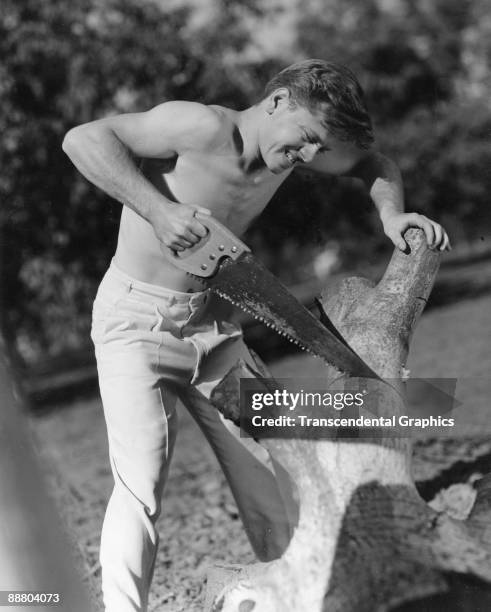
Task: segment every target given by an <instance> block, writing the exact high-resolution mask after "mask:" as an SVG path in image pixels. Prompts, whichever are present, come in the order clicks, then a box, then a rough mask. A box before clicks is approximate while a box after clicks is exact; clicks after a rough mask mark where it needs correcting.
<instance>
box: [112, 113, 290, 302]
mask: <svg viewBox="0 0 491 612" xmlns="http://www.w3.org/2000/svg"><path fill="white" fill-rule="evenodd" d="M211 108H212V109H213V110H214V111H215V112H216V113H217V115H218V117H219V118H220V121H221V125H222V126H223V129H221V130H220V133H219V134H218V137H217V138H216V139H215V141H214V143H213V145H212V146H210V145H209V144H208V145H207V146H202V145H201V143H199V142H196V143H195V146H193V147H192V148H189V150H187V151H186V152H184V153H183V154H180V155H178V156H175V157H173V158H169V159H145V160H143V161H142V165H141V171H142V173H143V174H144V175H145V177H146V178H147V179H148V180H149V181H150V182H151V183H152V184H153V185H154V186H155V187H156V188H157V189H158V190H159V191H160V192H161V193H162V194H163V195H164V196H166V197H167V198H168V199H170V200H172V201H174V202H176V203H179V202H182V203H185V204H189V205H195V206H203V207H205V208H208V209H209V210H211V212H212V214H213V216H214V217H215V218H216V219H218V220H219V221H221V222H222V223H223V224H224V225H226V226H227V227H228V228H229V229H231V230H232V231H233V232H234V233H235V234H237V235H238V236H240V235H242V234H243V233H244V231H245V230H246V229H247V228H248V226H249V225H250V223H251V222H252V220H253V219H254V218H255V217H256V216H257V215H259V214H260V213H261V212H262V210H263V209H264V208H265V206H266V205H267V203H268V202H269V200H270V199H271V197H272V196H273V194H274V193H275V191H276V190H277V189H278V187H279V186H280V185H281V183H282V182H283V181H284V180H285V178H286V177H287V176H288V174H289V173H290V171H289V170H287V171H285V172H282V173H281V174H273V173H272V172H270V171H269V170H268V169H267V168H265V167H264V166H263V167H261V168H258V169H257V170H254V171H252V170H249V171H247V170H245V169H244V168H243V167H242V163H241V153H242V144H243V143H242V138H241V135H240V132H239V130H238V128H237V123H236V121H235V119H236V116H237V113H236V112H234V111H232V110H229V109H225V108H223V107H215V106H214V107H211ZM176 205H178V204H176ZM115 263H116V265H117V266H118V267H119V268H120V269H121V270H123V271H124V272H126V273H127V274H129V275H130V276H132V277H134V278H137V279H138V280H141V281H144V282H148V283H152V284H156V285H160V286H164V287H168V288H170V289H174V290H177V291H186V292H187V291H199V290H201V289H202V285H201V284H200V283H199V282H198V281H195V280H193V279H192V278H191V277H190V276H189V275H187V274H186V273H185V272H182V271H181V270H179V269H178V268H176V267H175V265H173V264H172V263H171V262H169V261H168V260H167V259H166V257H165V256H164V254H163V252H162V250H161V243H160V242H159V240H158V239H157V237H156V235H155V233H154V230H153V228H152V226H151V225H150V223H148V222H147V221H146V220H145V219H143V218H142V217H141V216H139V215H138V214H137V213H135V212H133V211H132V210H131V209H130V208H128V207H126V206H124V207H123V212H122V215H121V224H120V231H119V238H118V246H117V250H116V255H115Z"/></svg>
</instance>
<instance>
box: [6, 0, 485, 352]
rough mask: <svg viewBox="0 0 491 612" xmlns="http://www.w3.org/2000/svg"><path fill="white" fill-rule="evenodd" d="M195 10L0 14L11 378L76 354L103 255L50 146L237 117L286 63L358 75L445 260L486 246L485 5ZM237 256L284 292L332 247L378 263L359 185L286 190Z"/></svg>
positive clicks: (106, 217)
mask: <svg viewBox="0 0 491 612" xmlns="http://www.w3.org/2000/svg"><path fill="white" fill-rule="evenodd" d="M204 4H206V5H207V9H208V10H207V11H203V5H204ZM197 6H198V7H200V10H201V13H202V14H205V17H206V18H205V19H201V20H200V21H199V22H197V21H196V19H194V17H195V14H196V10H195V9H193V8H192V6H191V5H188V4H186V3H185V2H181V3H177V2H175V3H174V4H173V5H172V7H171V8H170V7H169V6H168V5H167V3H166V4H163V5H162V6H160V5H159V4H158V3H155V2H142V1H140V2H138V1H137V0H78V2H76V3H62V2H61V1H60V0H17V1H14V0H4V2H3V3H2V5H1V7H0V52H1V55H2V58H4V61H3V62H2V64H1V65H0V76H1V78H0V99H1V105H2V114H1V116H0V129H1V133H2V137H3V147H2V150H1V151H0V158H1V163H2V175H1V177H0V192H1V194H2V200H3V202H4V205H3V206H2V208H1V212H0V221H1V225H2V240H1V245H2V251H3V253H2V264H3V267H2V271H1V273H2V287H3V288H4V291H3V295H2V302H3V310H4V315H5V318H6V322H7V329H8V332H9V333H10V336H11V338H12V339H14V340H15V341H16V343H17V346H18V348H19V351H20V353H21V354H22V356H23V357H24V359H25V360H26V361H35V360H37V359H39V358H41V357H42V356H45V355H54V354H58V353H60V352H63V351H66V350H70V349H75V348H79V347H80V346H82V345H83V344H84V343H85V344H87V343H88V326H89V314H90V307H91V301H92V299H93V297H94V294H95V290H96V286H97V283H98V281H99V280H100V278H101V276H102V274H103V272H104V270H105V268H106V267H107V265H108V262H109V260H110V257H111V255H112V252H113V250H114V246H115V239H116V232H117V223H118V219H119V211H120V206H119V205H118V204H116V203H114V202H113V201H111V200H110V199H109V198H107V197H106V196H105V195H104V194H103V193H102V192H100V191H99V190H97V189H95V188H94V187H92V186H91V185H89V184H88V183H87V182H86V181H85V180H84V179H82V178H81V177H80V176H79V175H78V174H77V172H76V171H75V169H74V168H73V167H72V166H71V164H70V162H69V160H68V159H67V158H66V156H65V155H64V154H63V152H62V151H61V141H62V139H63V135H64V133H65V132H66V131H67V130H68V129H69V128H70V127H72V126H73V125H76V124H79V123H83V122H86V121H90V120H92V119H94V118H97V117H101V116H104V115H107V114H111V113H119V112H128V111H133V110H142V109H146V108H149V107H151V106H153V105H154V104H157V103H159V102H162V101H165V100H169V99H190V100H199V101H202V102H205V103H211V102H213V103H218V104H225V105H230V106H233V107H235V108H244V107H246V106H247V105H248V104H251V103H253V102H254V101H256V100H257V99H259V98H260V96H261V91H262V87H263V86H264V84H265V82H266V81H267V80H268V78H269V77H270V76H272V75H273V74H274V73H275V72H276V71H277V70H278V69H280V68H282V67H283V66H285V65H286V64H288V63H290V62H291V61H294V60H296V59H301V58H304V57H309V56H310V57H325V58H329V59H333V60H337V61H339V62H341V63H344V64H347V65H349V66H350V67H351V68H353V69H354V70H355V71H356V72H357V74H359V76H360V79H361V81H362V83H363V85H364V88H365V90H366V94H367V100H368V104H369V107H370V109H371V112H372V115H373V117H374V122H375V125H376V130H377V135H378V139H379V142H380V148H381V149H382V150H383V151H384V152H385V153H386V154H388V155H391V156H392V157H393V158H394V159H395V160H396V161H397V162H398V163H399V165H400V166H401V169H402V171H403V173H404V177H405V184H406V192H407V199H408V201H409V206H410V207H411V208H412V209H416V210H420V211H422V212H424V213H426V214H428V215H430V216H434V217H435V218H437V219H439V220H441V221H442V222H443V223H444V224H446V225H447V226H448V228H449V230H450V233H451V234H452V236H453V237H454V242H455V238H457V239H460V240H461V241H469V240H475V239H476V238H479V237H480V236H484V235H486V236H488V235H489V233H490V229H491V213H490V208H489V205H488V203H487V200H488V194H489V192H490V188H491V173H490V172H489V167H490V161H491V160H490V156H491V154H490V147H489V140H490V135H491V120H490V116H489V99H491V98H490V94H491V91H490V89H491V86H490V85H489V76H490V75H489V59H490V57H491V42H490V41H491V37H490V36H489V33H490V32H491V23H490V18H489V16H488V11H487V10H486V2H485V0H475V1H474V2H471V1H470V0H435V1H434V2H431V3H428V2H426V1H424V0H416V1H412V0H364V1H363V2H361V1H360V0H329V1H328V2H327V1H325V0H302V1H301V0H285V1H284V2H266V1H265V0H262V1H261V0H209V1H208V2H205V1H203V3H202V5H201V6H200V5H197ZM282 19H283V21H282ZM274 23H277V24H280V25H278V29H277V30H275V29H274ZM265 24H267V28H266V27H265ZM270 24H271V25H270ZM281 24H288V27H286V26H285V25H281ZM268 28H270V29H268ZM261 32H262V33H263V40H260V35H261ZM275 37H276V38H275ZM275 40H276V41H277V43H278V44H276V43H275ZM275 48H277V49H278V52H276V53H275V51H274V50H275ZM247 240H248V241H249V242H250V243H251V245H252V246H253V247H254V248H256V249H257V250H258V251H259V252H260V253H261V255H262V257H263V258H264V259H265V261H266V263H267V264H268V265H269V266H270V267H271V269H272V270H273V271H274V272H276V273H277V274H280V275H282V276H283V278H284V279H285V280H286V281H288V282H298V281H299V280H301V278H302V275H304V274H305V273H306V270H307V268H308V265H309V262H310V261H311V259H312V257H313V255H314V254H315V253H318V252H320V251H321V250H322V248H323V245H324V244H325V243H329V242H330V243H336V244H339V247H340V253H341V255H342V257H343V261H344V262H345V263H346V264H348V265H354V264H356V262H357V261H359V260H362V259H363V260H367V259H373V260H375V259H376V258H377V257H378V256H379V254H380V253H381V252H382V251H383V250H384V249H386V248H387V247H388V243H387V241H386V240H385V239H384V237H383V235H382V232H381V228H380V227H379V223H378V220H377V219H376V216H375V215H374V214H373V211H372V206H371V204H370V202H369V200H368V198H367V195H366V193H364V191H363V189H361V187H360V185H358V184H357V183H356V182H354V181H350V180H347V179H327V178H326V179H322V180H317V179H316V180H312V179H310V178H308V177H307V178H304V177H297V176H294V177H291V178H290V179H289V180H288V181H287V183H286V184H285V185H284V186H283V187H282V189H281V190H280V191H279V193H278V194H277V196H276V197H275V199H274V201H273V202H272V203H271V205H270V206H269V207H268V209H267V211H266V212H265V214H264V215H263V216H262V218H261V219H260V220H258V222H257V223H256V224H255V225H254V227H253V228H252V229H251V230H250V232H249V234H248V236H247Z"/></svg>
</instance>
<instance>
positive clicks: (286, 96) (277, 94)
mask: <svg viewBox="0 0 491 612" xmlns="http://www.w3.org/2000/svg"><path fill="white" fill-rule="evenodd" d="M290 104H291V95H290V92H289V90H288V89H287V88H286V87H280V88H278V89H275V91H273V93H271V94H270V95H269V97H268V102H267V104H266V112H267V113H268V115H272V114H273V113H274V112H275V110H277V109H278V108H281V107H282V106H290Z"/></svg>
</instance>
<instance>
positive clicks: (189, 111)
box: [152, 100, 227, 146]
mask: <svg viewBox="0 0 491 612" xmlns="http://www.w3.org/2000/svg"><path fill="white" fill-rule="evenodd" d="M152 113H155V114H156V115H160V116H161V117H162V119H165V121H166V122H170V123H172V124H173V126H174V128H175V129H176V130H177V131H180V132H182V133H183V134H186V136H187V138H186V140H189V141H190V142H194V143H195V144H197V143H201V144H202V145H204V146H209V145H211V144H213V143H215V142H218V141H219V140H220V139H221V138H223V136H224V134H225V132H226V130H227V117H226V115H225V114H223V113H222V112H220V107H213V106H207V105H206V104H201V103H199V102H188V101H185V100H174V101H171V102H164V103H163V104H160V105H159V106H157V107H155V108H154V109H152Z"/></svg>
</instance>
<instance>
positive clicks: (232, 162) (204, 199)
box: [145, 154, 287, 232]
mask: <svg viewBox="0 0 491 612" xmlns="http://www.w3.org/2000/svg"><path fill="white" fill-rule="evenodd" d="M159 162H160V163H159ZM145 174H146V176H147V178H148V179H149V180H151V182H152V183H153V184H154V185H155V186H156V187H157V188H158V189H159V190H160V191H161V192H162V193H163V195H165V196H166V197H168V198H169V199H171V200H173V201H176V202H183V203H185V204H191V205H196V206H204V207H206V208H209V209H210V210H211V211H212V213H213V214H214V216H215V217H216V218H217V219H219V220H221V221H222V222H223V223H226V225H227V226H228V227H230V228H231V229H232V230H233V231H236V232H242V231H244V230H245V229H246V227H247V225H248V224H249V223H250V221H251V220H252V219H254V218H255V217H256V216H257V215H258V214H260V212H261V211H262V210H263V209H264V208H265V206H266V205H267V203H268V202H269V200H270V199H271V198H272V196H273V194H274V193H275V191H276V190H277V189H278V187H279V186H280V185H281V183H282V182H283V181H284V180H285V178H286V176H287V174H286V173H285V174H284V175H283V174H282V175H274V174H272V173H271V172H269V171H268V170H267V169H264V170H262V171H258V172H254V173H245V172H244V171H242V170H241V169H240V167H238V164H237V160H236V159H235V158H233V157H227V156H226V155H217V154H209V155H202V154H200V155H187V156H182V157H181V158H176V159H175V160H173V161H172V163H171V162H170V161H166V160H152V161H151V162H150V163H146V164H145Z"/></svg>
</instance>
